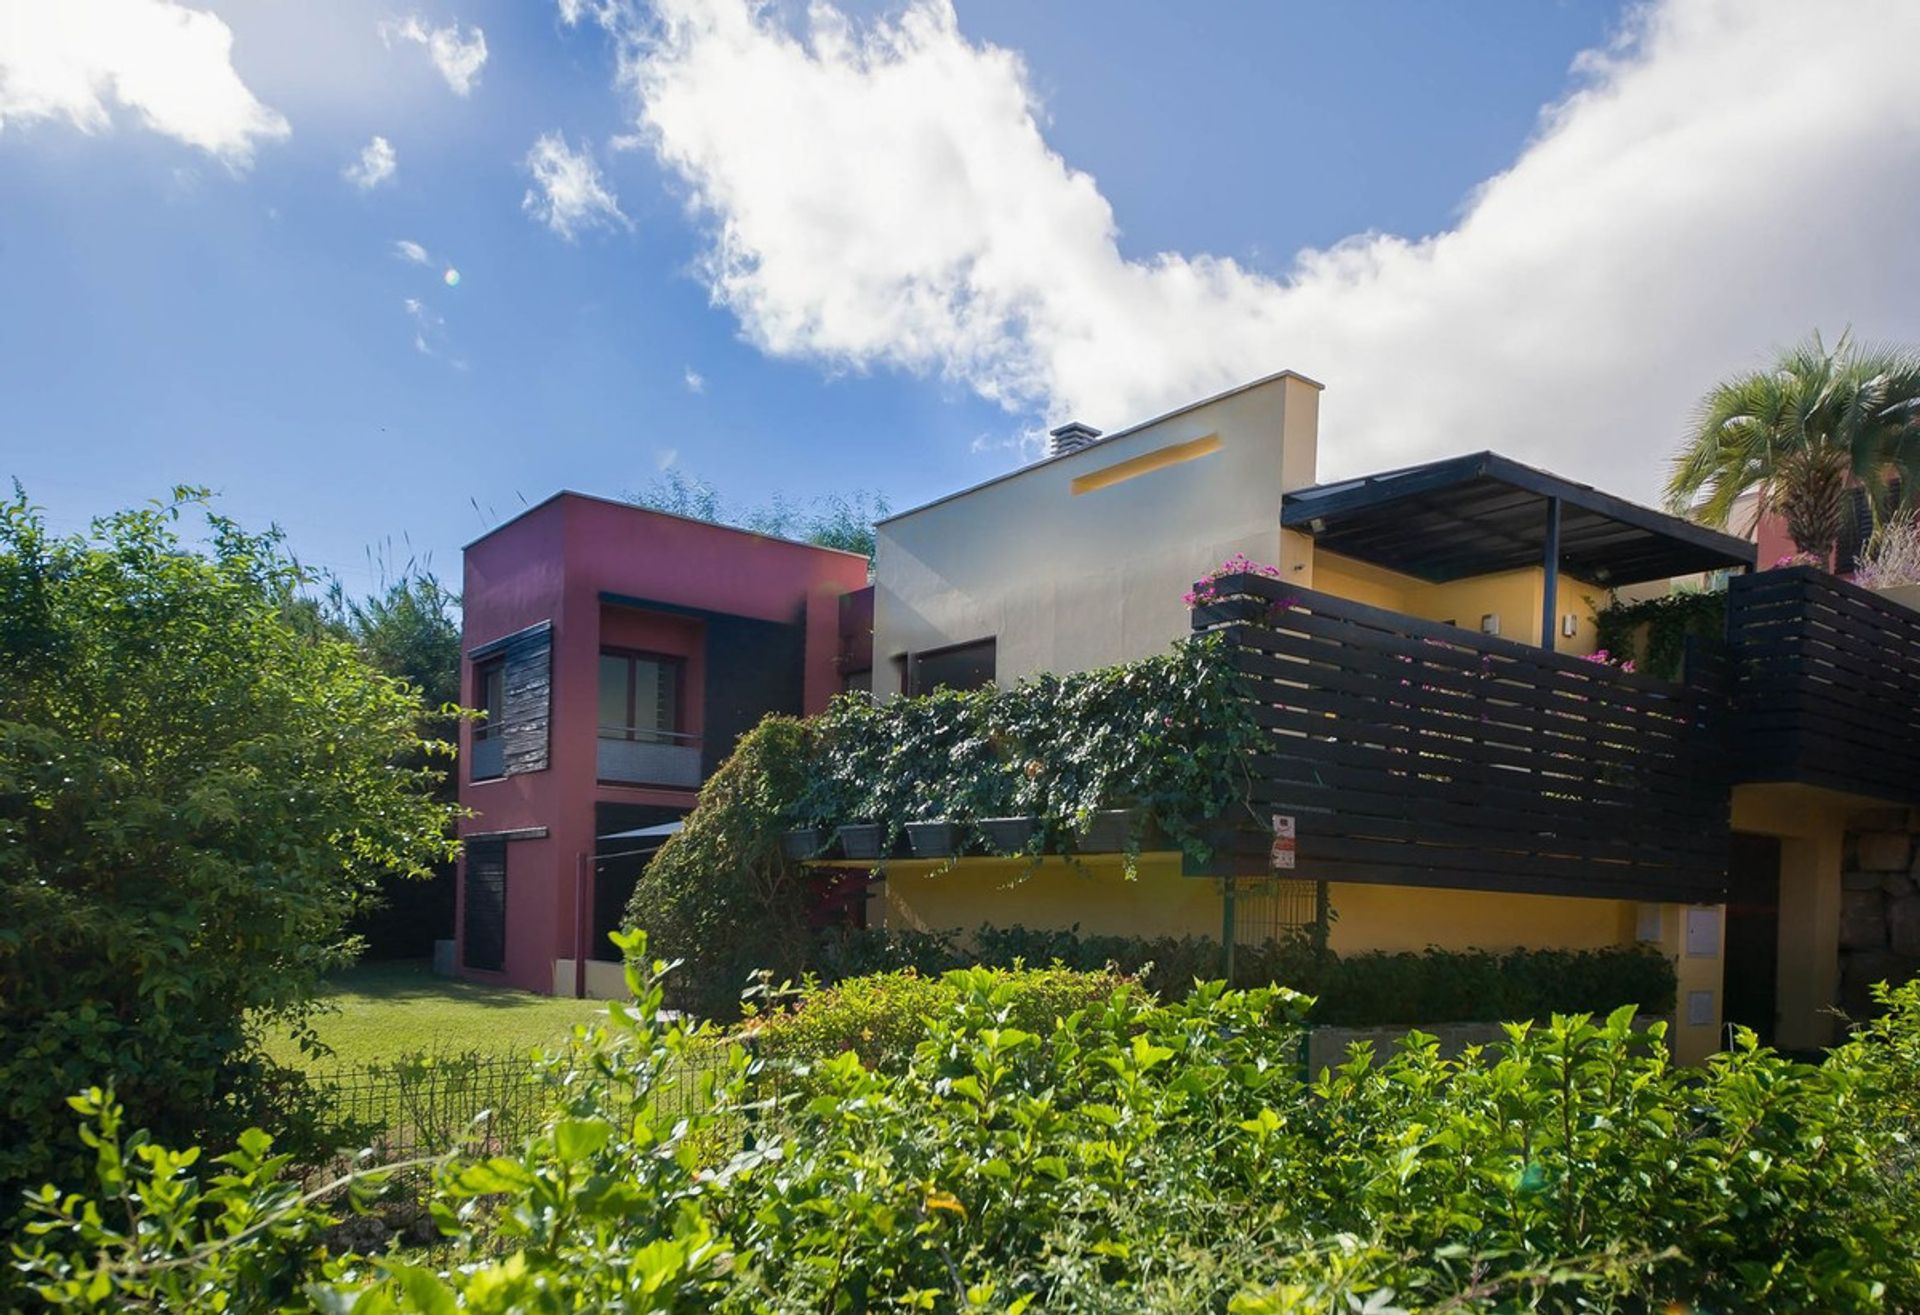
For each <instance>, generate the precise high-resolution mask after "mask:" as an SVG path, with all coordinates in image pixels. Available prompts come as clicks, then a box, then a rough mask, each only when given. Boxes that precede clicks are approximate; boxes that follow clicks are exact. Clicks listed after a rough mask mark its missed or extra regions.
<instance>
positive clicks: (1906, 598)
mask: <svg viewBox="0 0 1920 1315" xmlns="http://www.w3.org/2000/svg"><path fill="white" fill-rule="evenodd" d="M1874 592H1875V593H1877V594H1879V595H1880V596H1881V597H1882V598H1884V599H1886V600H1887V601H1888V602H1889V603H1898V604H1900V606H1902V607H1910V608H1912V609H1913V610H1914V611H1916V612H1920V584H1890V585H1884V586H1882V587H1881V588H1879V589H1876V590H1874Z"/></svg>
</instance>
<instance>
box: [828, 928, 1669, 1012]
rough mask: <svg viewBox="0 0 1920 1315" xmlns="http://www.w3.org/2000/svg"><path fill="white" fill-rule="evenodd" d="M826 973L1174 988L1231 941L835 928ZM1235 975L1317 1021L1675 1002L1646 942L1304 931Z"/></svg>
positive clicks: (1252, 958) (1251, 955) (1202, 975)
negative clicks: (1060, 972)
mask: <svg viewBox="0 0 1920 1315" xmlns="http://www.w3.org/2000/svg"><path fill="white" fill-rule="evenodd" d="M816 963H817V967H818V968H819V971H820V975H821V977H822V979H823V980H828V981H832V980H837V978H838V976H839V975H840V974H836V973H835V972H834V971H833V970H835V969H844V970H847V971H846V973H845V974H844V975H854V974H857V973H861V972H873V971H883V970H887V969H891V968H897V967H908V966H911V967H915V968H918V969H919V970H920V971H921V972H938V971H943V970H946V969H951V968H959V967H965V966H967V965H970V964H983V965H986V966H989V967H998V968H1005V967H1010V966H1012V965H1013V964H1016V963H1029V964H1058V965H1059V966H1061V967H1063V968H1073V969H1078V970H1080V971H1082V972H1098V971H1102V970H1105V969H1108V968H1111V969H1113V970H1114V971H1116V972H1119V973H1121V974H1122V975H1124V976H1127V977H1131V978H1137V979H1138V980H1139V981H1140V983H1141V985H1143V986H1144V987H1146V988H1147V989H1148V990H1150V991H1152V992H1154V993H1155V994H1156V995H1158V996H1159V997H1160V998H1161V999H1163V1000H1178V999H1181V998H1183V997H1185V996H1186V994H1187V993H1188V992H1189V991H1191V990H1192V989H1193V984H1194V983H1195V982H1196V981H1207V980H1209V979H1212V978H1215V977H1218V976H1219V975H1220V969H1221V954H1220V942H1219V941H1216V940H1209V939H1208V938H1206V937H1204V936H1156V937H1144V936H1087V935H1082V934H1081V933H1080V932H1079V930H1078V929H1077V928H1075V929H1068V930H1052V929H1034V928H1028V927H1020V926H1013V927H994V926H982V927H980V928H979V929H978V930H977V931H975V932H974V933H973V936H972V938H971V942H970V944H968V945H963V942H962V937H961V936H960V935H959V933H957V932H938V933H935V932H893V931H885V930H872V931H860V932H853V931H840V932H835V933H834V934H833V935H832V936H831V937H830V938H829V940H828V942H827V948H826V949H825V950H824V952H822V953H821V954H820V955H819V956H818V957H817V960H816ZM1234 984H1235V985H1236V986H1261V985H1269V984H1277V985H1280V986H1286V987H1290V988H1292V989H1294V990H1296V991H1301V992H1304V993H1306V994H1309V995H1312V996H1314V997H1315V998H1316V1000H1317V1001H1318V1003H1317V1004H1316V1005H1315V1006H1314V1009H1313V1013H1312V1016H1311V1019H1312V1021H1313V1022H1314V1023H1317V1024H1324V1025H1330V1026H1343V1027H1385V1026H1391V1025H1394V1024H1407V1025H1412V1024H1440V1023H1489V1022H1499V1021H1502V1020H1510V1019H1538V1020H1542V1021H1544V1020H1545V1019H1547V1018H1549V1017H1551V1016H1552V1015H1554V1014H1557V1013H1558V1014H1573V1013H1591V1014H1605V1013H1609V1012H1611V1011H1612V1010H1614V1009H1615V1008H1617V1007H1619V1006H1620V1005H1623V1004H1631V1005H1635V1006H1637V1007H1638V1008H1639V1009H1640V1011H1641V1012H1643V1013H1647V1014H1668V1013H1671V1012H1672V1010H1673V1005H1674V997H1675V990H1676V979H1675V976H1674V969H1673V964H1672V963H1670V962H1669V961H1668V960H1667V959H1666V958H1665V957H1663V956H1662V955H1660V954H1658V953H1657V952H1655V951H1653V950H1651V949H1647V948H1643V947H1639V946H1635V947H1632V948H1621V949H1605V950H1509V951H1505V952H1503V953H1495V952H1492V951H1488V950H1441V949H1428V950H1425V951H1422V952H1421V953H1419V954H1412V953H1401V954H1387V953H1379V952H1375V953H1366V954H1355V955H1346V956H1342V955H1338V954H1334V953H1332V952H1331V951H1321V950H1317V949H1315V948H1314V946H1313V944H1312V942H1311V940H1310V939H1309V938H1308V937H1307V936H1305V935H1301V936H1299V937H1295V938H1291V939H1287V940H1280V941H1271V942H1268V943H1267V944H1266V945H1260V946H1244V945H1243V946H1237V947H1235V949H1234Z"/></svg>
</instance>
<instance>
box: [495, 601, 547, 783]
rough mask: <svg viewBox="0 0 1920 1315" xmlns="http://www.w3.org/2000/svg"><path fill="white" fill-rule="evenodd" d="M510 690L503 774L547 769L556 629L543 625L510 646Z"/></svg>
mask: <svg viewBox="0 0 1920 1315" xmlns="http://www.w3.org/2000/svg"><path fill="white" fill-rule="evenodd" d="M502 656H504V658H505V659H506V682H505V684H506V690H505V694H504V700H505V703H504V706H503V708H502V710H501V715H500V735H501V740H502V746H501V756H502V758H503V759H504V762H505V766H504V769H503V773H502V774H503V775H506V776H515V775H518V774H519V773H521V772H544V771H545V770H547V757H548V755H547V740H548V731H549V728H550V726H551V724H552V708H553V627H552V626H551V625H539V626H535V627H533V628H531V629H529V630H524V631H522V632H521V633H519V634H517V635H515V636H513V638H511V639H509V640H508V641H507V643H506V647H505V651H504V653H503V655H502Z"/></svg>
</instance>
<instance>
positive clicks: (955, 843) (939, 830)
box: [906, 821, 962, 858]
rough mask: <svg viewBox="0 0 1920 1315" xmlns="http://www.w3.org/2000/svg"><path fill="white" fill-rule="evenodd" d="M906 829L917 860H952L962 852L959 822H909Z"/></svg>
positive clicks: (908, 840)
mask: <svg viewBox="0 0 1920 1315" xmlns="http://www.w3.org/2000/svg"><path fill="white" fill-rule="evenodd" d="M906 829H907V843H908V844H910V845H912V846H913V856H914V857H915V858H951V857H952V856H953V855H955V854H957V853H959V852H960V846H961V843H962V839H961V833H960V824H959V823H958V822H944V821H942V822H909V823H907V828H906Z"/></svg>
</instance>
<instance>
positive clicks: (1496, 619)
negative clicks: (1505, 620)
mask: <svg viewBox="0 0 1920 1315" xmlns="http://www.w3.org/2000/svg"><path fill="white" fill-rule="evenodd" d="M1480 633H1481V634H1483V635H1497V634H1499V633H1500V614H1499V613H1498V612H1488V613H1487V614H1486V615H1484V616H1482V617H1481V618H1480Z"/></svg>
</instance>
